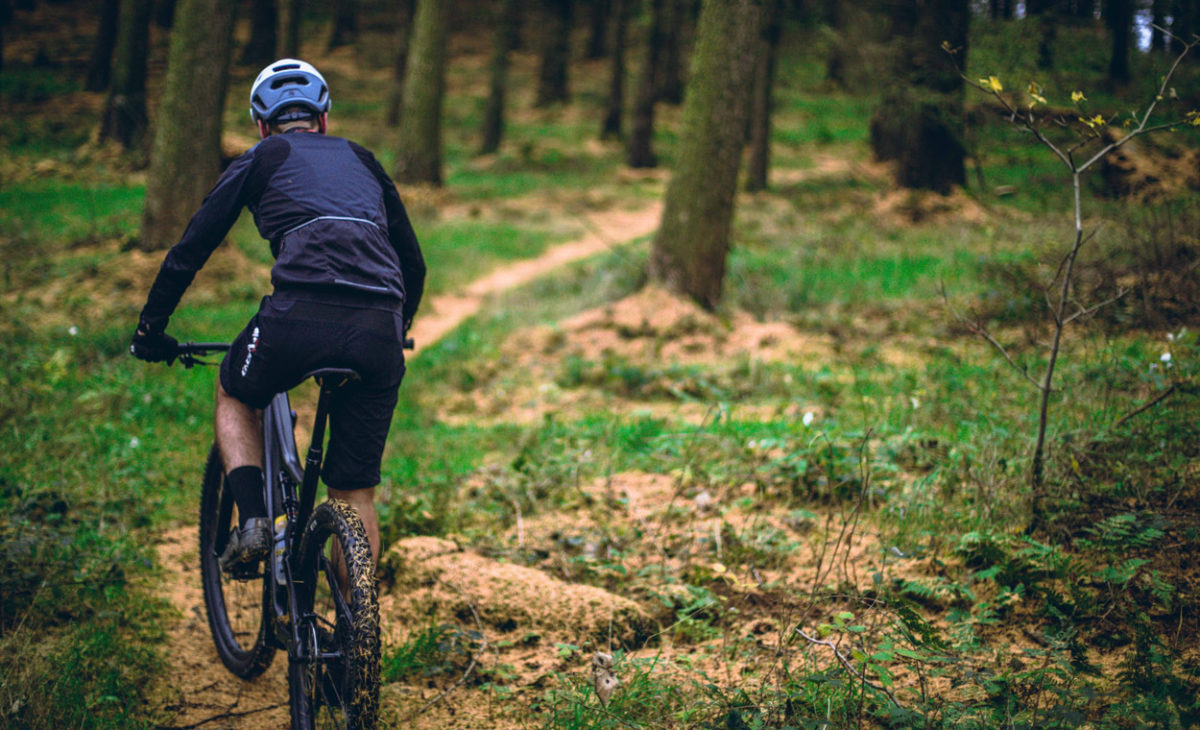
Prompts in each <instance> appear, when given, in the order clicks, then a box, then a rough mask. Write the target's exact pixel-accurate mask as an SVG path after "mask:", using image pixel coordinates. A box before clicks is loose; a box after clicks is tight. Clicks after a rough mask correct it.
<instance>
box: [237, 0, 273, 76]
mask: <svg viewBox="0 0 1200 730" xmlns="http://www.w3.org/2000/svg"><path fill="white" fill-rule="evenodd" d="M278 23H279V13H278V12H276V10H275V0H251V2H250V39H249V40H248V41H247V42H246V45H245V47H244V48H242V59H241V62H242V63H244V64H247V65H249V66H255V67H261V66H266V65H267V64H268V63H270V62H272V61H274V60H275V58H276V56H275V48H276V46H277V43H276V41H275V38H276V32H277V30H278V27H277V26H278Z"/></svg>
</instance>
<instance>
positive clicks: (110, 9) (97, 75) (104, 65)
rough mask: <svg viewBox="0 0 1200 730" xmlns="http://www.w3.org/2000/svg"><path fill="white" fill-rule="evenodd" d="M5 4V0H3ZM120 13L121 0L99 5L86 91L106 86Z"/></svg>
mask: <svg viewBox="0 0 1200 730" xmlns="http://www.w3.org/2000/svg"><path fill="white" fill-rule="evenodd" d="M5 3H6V4H7V0H5ZM120 14H121V0H104V4H103V5H101V6H100V31H99V32H98V33H97V34H96V44H95V45H94V46H92V55H91V58H89V59H88V74H87V81H85V82H84V84H83V88H84V89H86V90H87V91H104V90H105V89H107V88H108V79H109V77H110V75H111V73H112V58H113V48H114V47H115V46H116V44H117V19H118V18H119V17H120Z"/></svg>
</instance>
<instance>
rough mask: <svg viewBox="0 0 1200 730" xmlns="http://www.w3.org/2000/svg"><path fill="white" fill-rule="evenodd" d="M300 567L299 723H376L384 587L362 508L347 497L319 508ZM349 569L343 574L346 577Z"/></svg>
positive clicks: (294, 668) (291, 678)
mask: <svg viewBox="0 0 1200 730" xmlns="http://www.w3.org/2000/svg"><path fill="white" fill-rule="evenodd" d="M342 565H344V569H342V568H341V567H340V566H342ZM295 567H296V572H295V573H294V574H293V579H294V583H295V586H296V604H297V605H296V608H297V615H298V616H300V617H302V620H304V622H305V623H304V624H303V625H302V631H303V636H302V642H303V643H304V644H305V646H304V648H303V651H302V652H301V653H300V656H297V657H291V660H290V663H289V666H288V686H289V691H290V695H291V710H292V727H297V728H314V727H316V728H326V727H328V728H354V729H359V728H362V729H366V728H374V727H375V722H376V720H377V719H378V716H379V594H378V590H377V587H376V584H375V567H374V562H373V561H372V559H371V546H370V543H369V542H368V541H367V533H366V530H365V529H364V528H363V525H362V520H361V519H359V516H358V512H357V511H356V510H355V509H354V508H353V507H351V506H350V505H349V504H347V503H345V502H342V501H340V500H330V501H328V502H325V503H324V504H321V505H319V506H318V507H317V508H316V509H315V510H313V514H312V517H311V518H310V519H309V521H308V526H307V527H306V528H305V531H304V536H303V537H302V539H301V542H300V552H299V555H298V558H297V561H296V563H295ZM342 570H344V579H339V577H338V575H339V572H341V571H342ZM339 586H344V590H343V589H342V588H340V587H339Z"/></svg>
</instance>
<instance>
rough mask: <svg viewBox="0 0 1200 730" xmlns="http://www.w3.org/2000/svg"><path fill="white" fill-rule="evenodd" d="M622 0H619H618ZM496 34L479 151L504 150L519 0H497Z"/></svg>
mask: <svg viewBox="0 0 1200 730" xmlns="http://www.w3.org/2000/svg"><path fill="white" fill-rule="evenodd" d="M618 1H619V0H618ZM494 5H495V6H496V33H495V36H494V38H493V40H492V58H491V64H490V65H491V71H492V73H491V79H492V80H491V83H490V84H489V86H488V98H487V103H486V105H485V106H484V109H483V140H482V142H481V143H480V145H479V153H480V154H483V155H488V154H491V153H493V152H495V151H496V150H498V149H500V138H501V137H502V136H503V134H504V98H505V97H506V96H507V95H508V57H509V54H510V53H511V52H512V50H513V48H515V47H516V45H517V12H518V10H519V7H520V6H519V4H518V2H517V0H495V1H494Z"/></svg>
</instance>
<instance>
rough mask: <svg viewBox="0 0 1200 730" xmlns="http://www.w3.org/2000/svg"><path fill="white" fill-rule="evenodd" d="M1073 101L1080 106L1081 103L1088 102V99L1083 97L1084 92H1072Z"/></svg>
mask: <svg viewBox="0 0 1200 730" xmlns="http://www.w3.org/2000/svg"><path fill="white" fill-rule="evenodd" d="M1071 101H1073V102H1074V103H1076V104H1078V103H1079V102H1081V101H1087V97H1086V96H1084V95H1083V92H1082V91H1072V92H1071Z"/></svg>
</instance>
